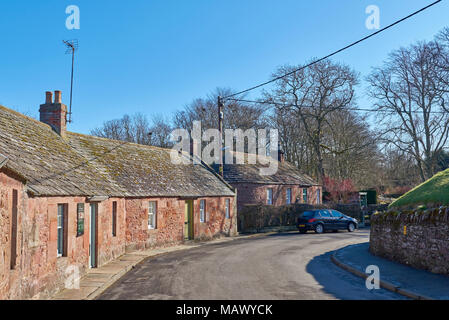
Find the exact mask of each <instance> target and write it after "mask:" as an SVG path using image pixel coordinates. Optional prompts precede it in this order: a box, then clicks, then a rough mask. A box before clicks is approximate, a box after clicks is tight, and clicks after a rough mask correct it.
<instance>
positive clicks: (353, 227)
mask: <svg viewBox="0 0 449 320" xmlns="http://www.w3.org/2000/svg"><path fill="white" fill-rule="evenodd" d="M354 230H355V224H353V223H352V222H350V223H349V224H348V231H349V232H354Z"/></svg>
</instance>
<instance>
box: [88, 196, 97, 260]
mask: <svg viewBox="0 0 449 320" xmlns="http://www.w3.org/2000/svg"><path fill="white" fill-rule="evenodd" d="M97 225H98V203H92V204H91V205H90V237H89V265H90V267H91V268H96V267H97V239H98V228H97Z"/></svg>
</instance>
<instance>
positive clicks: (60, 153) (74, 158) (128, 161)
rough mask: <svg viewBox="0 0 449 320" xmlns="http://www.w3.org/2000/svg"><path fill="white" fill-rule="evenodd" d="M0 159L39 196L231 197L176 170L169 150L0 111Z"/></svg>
mask: <svg viewBox="0 0 449 320" xmlns="http://www.w3.org/2000/svg"><path fill="white" fill-rule="evenodd" d="M0 154H3V155H5V156H7V157H8V162H7V163H6V165H5V167H6V168H8V169H10V170H12V171H14V172H18V173H20V174H21V175H23V177H25V178H26V180H27V184H28V185H29V186H30V187H31V188H32V190H33V191H34V192H35V193H37V194H38V195H46V196H64V195H70V196H73V195H79V196H91V195H105V196H118V197H122V196H123V197H125V196H126V197H154V196H192V197H201V196H232V195H234V193H233V191H232V190H231V189H230V188H229V187H228V186H227V185H226V184H225V183H223V182H222V181H220V179H218V178H217V177H216V176H215V175H214V174H213V173H212V172H210V170H209V169H208V168H206V167H205V166H202V165H194V164H189V165H175V164H173V163H172V162H171V159H170V150H168V149H162V148H157V147H151V146H143V145H137V144H133V143H124V142H123V141H115V140H109V139H104V138H98V137H93V136H88V135H81V134H77V133H71V132H67V137H66V138H64V139H63V138H62V137H60V136H59V135H58V134H56V133H55V132H54V131H53V130H52V129H51V128H50V126H48V125H46V124H44V123H41V122H39V121H36V120H34V119H31V118H29V117H26V116H24V115H22V114H20V113H18V112H15V111H13V110H10V109H8V108H5V107H2V106H0Z"/></svg>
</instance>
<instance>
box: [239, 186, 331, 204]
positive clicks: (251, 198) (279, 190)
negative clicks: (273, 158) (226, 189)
mask: <svg viewBox="0 0 449 320" xmlns="http://www.w3.org/2000/svg"><path fill="white" fill-rule="evenodd" d="M232 186H233V187H234V188H237V201H238V204H237V206H238V210H241V209H242V207H243V206H244V205H248V204H253V205H260V204H262V205H264V204H267V189H268V188H271V189H273V204H274V205H276V206H282V205H285V204H286V200H287V189H288V188H291V189H292V202H293V203H295V202H296V200H297V199H298V203H303V199H302V190H303V189H304V188H303V187H300V186H290V185H261V184H248V183H234V184H233V185H232ZM318 190H321V203H322V197H323V192H322V188H321V187H319V186H314V187H309V188H307V202H308V204H317V191H318Z"/></svg>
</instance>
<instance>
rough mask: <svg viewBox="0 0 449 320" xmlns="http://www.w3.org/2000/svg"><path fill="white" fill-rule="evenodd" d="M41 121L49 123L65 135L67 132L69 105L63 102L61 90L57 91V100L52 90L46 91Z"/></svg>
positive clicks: (57, 131)
mask: <svg viewBox="0 0 449 320" xmlns="http://www.w3.org/2000/svg"><path fill="white" fill-rule="evenodd" d="M39 113H40V121H41V122H43V123H46V124H48V125H49V126H50V127H51V128H52V129H53V130H54V131H55V132H56V133H57V134H59V135H60V136H61V137H65V134H66V132H67V106H66V105H65V104H63V103H62V97H61V91H55V101H54V102H53V94H52V92H50V91H47V92H46V93H45V104H41V106H40V109H39Z"/></svg>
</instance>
